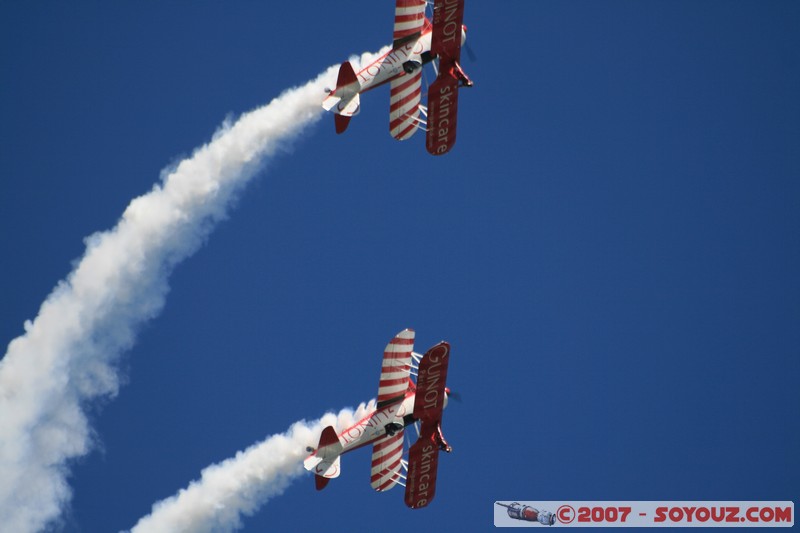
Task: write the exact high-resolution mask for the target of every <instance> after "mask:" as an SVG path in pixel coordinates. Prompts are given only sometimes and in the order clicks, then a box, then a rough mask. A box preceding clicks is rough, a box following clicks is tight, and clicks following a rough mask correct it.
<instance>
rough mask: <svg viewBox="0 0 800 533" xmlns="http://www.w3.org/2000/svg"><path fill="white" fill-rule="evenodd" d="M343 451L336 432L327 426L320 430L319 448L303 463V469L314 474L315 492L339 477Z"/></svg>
mask: <svg viewBox="0 0 800 533" xmlns="http://www.w3.org/2000/svg"><path fill="white" fill-rule="evenodd" d="M343 450H344V447H343V446H342V443H341V441H339V437H338V436H337V435H336V430H335V429H334V428H333V426H328V427H326V428H325V429H323V430H322V434H321V435H320V437H319V446H318V447H317V449H316V450H313V453H312V454H311V455H309V456H308V457H306V459H305V461H303V467H305V469H306V470H308V471H310V472H313V473H314V481H315V484H316V487H317V490H322V489H324V488H325V486H326V485H327V484H328V481H329V480H330V479H331V478H335V477H339V473H340V468H341V467H340V465H341V455H340V454H341V453H342V451H343Z"/></svg>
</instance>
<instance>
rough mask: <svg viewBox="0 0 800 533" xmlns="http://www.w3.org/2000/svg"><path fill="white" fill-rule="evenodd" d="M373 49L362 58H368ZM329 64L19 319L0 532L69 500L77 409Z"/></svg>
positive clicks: (7, 399)
mask: <svg viewBox="0 0 800 533" xmlns="http://www.w3.org/2000/svg"><path fill="white" fill-rule="evenodd" d="M372 56H373V55H372V54H365V55H364V56H363V57H362V60H368V59H369V58H370V57H372ZM335 76H336V67H331V68H329V69H328V70H327V71H325V72H324V73H323V74H321V75H320V76H319V77H318V78H317V79H315V80H313V81H311V82H309V83H307V84H306V85H304V86H302V87H298V88H295V89H291V90H289V91H286V92H285V93H284V94H282V95H281V96H279V97H278V98H276V99H275V100H273V101H272V102H271V103H269V104H267V105H266V106H263V107H261V108H258V109H256V110H254V111H251V112H249V113H246V114H244V115H243V116H242V117H241V118H240V119H239V120H238V121H236V122H235V123H233V124H224V125H223V127H222V128H221V129H220V130H219V131H218V132H217V133H216V134H215V136H214V138H213V140H212V141H211V142H210V143H208V144H207V145H205V146H203V147H201V148H199V149H198V150H197V151H196V152H195V153H194V154H193V155H192V157H190V158H188V159H186V160H184V161H182V162H181V163H180V164H179V165H177V167H175V168H174V169H173V170H172V171H171V172H169V173H168V174H166V175H165V176H163V177H162V180H163V183H162V184H157V185H156V186H155V187H154V188H153V190H152V191H150V192H149V193H147V194H145V195H143V196H141V197H139V198H136V199H134V200H133V201H132V202H131V203H130V205H129V206H128V207H127V209H126V210H125V212H124V214H123V216H122V218H121V219H120V221H119V222H118V223H117V225H116V226H115V227H114V228H113V229H111V230H109V231H106V232H102V233H97V234H94V235H92V236H90V237H88V238H87V239H86V252H85V254H84V256H83V257H82V258H81V259H80V261H79V262H78V263H77V265H76V266H75V268H74V270H73V271H72V272H71V273H70V274H69V275H68V276H67V278H66V280H63V281H61V282H59V283H58V285H57V286H56V288H55V289H54V290H53V292H52V293H51V294H50V295H49V296H48V298H47V299H46V300H45V302H44V303H43V304H42V306H41V308H40V310H39V314H38V316H37V317H36V318H35V319H34V320H33V321H32V322H31V321H26V322H25V334H24V335H22V336H20V337H18V338H16V339H14V340H13V341H11V343H9V346H8V350H7V352H6V354H5V356H4V357H3V359H2V360H0V524H1V525H2V526H1V527H0V529H2V530H3V531H14V532H21V533H25V532H29V531H38V530H41V529H42V528H44V527H45V526H46V525H47V524H48V523H50V522H52V521H53V520H54V519H56V518H57V517H58V516H59V514H60V512H61V509H62V508H63V506H64V505H65V504H66V503H67V502H68V501H69V498H70V495H71V494H70V489H69V486H68V484H67V482H66V478H67V476H68V473H69V469H68V464H67V463H68V461H69V460H70V459H72V458H75V457H78V456H81V455H84V454H86V453H87V452H88V451H89V449H90V448H91V430H90V427H89V424H88V422H87V419H86V415H85V414H84V411H83V408H84V407H85V404H86V403H87V402H88V401H90V400H93V399H96V398H98V397H106V398H107V397H113V396H114V395H116V393H117V391H118V388H119V378H118V374H117V365H116V363H117V361H118V359H119V355H120V354H121V353H122V352H123V351H124V350H126V349H129V348H130V347H131V345H132V344H133V342H134V334H135V332H136V329H137V327H139V326H140V325H141V324H142V323H143V322H144V321H146V320H148V319H151V318H153V317H155V316H156V315H157V314H158V313H159V312H160V311H161V309H162V307H163V305H164V299H165V296H166V293H167V291H168V286H167V279H168V276H169V274H170V273H171V271H172V270H173V268H174V267H175V265H176V264H177V263H179V262H180V261H182V260H183V259H185V258H187V257H188V256H190V255H191V254H192V253H194V252H195V251H196V250H197V249H198V248H199V247H200V246H201V244H202V243H203V241H204V239H205V238H206V237H207V236H208V234H209V233H210V231H211V229H212V228H213V226H214V225H215V224H216V223H217V222H218V221H219V220H221V219H223V218H224V217H225V216H226V212H227V209H228V208H229V206H230V204H231V201H232V200H233V199H234V198H235V196H236V194H237V193H238V192H239V191H241V189H242V188H243V187H244V185H246V184H247V183H248V181H249V180H250V178H252V177H253V175H254V174H255V173H256V172H257V170H258V169H259V168H260V167H261V165H263V163H264V162H265V159H266V158H268V157H269V156H272V155H274V154H275V153H276V152H278V151H279V150H281V149H282V148H285V147H286V145H287V142H288V141H291V140H292V139H294V138H295V137H296V136H297V135H298V134H299V133H300V132H302V131H303V130H304V129H305V128H306V127H307V126H308V125H309V124H311V123H313V122H314V121H316V120H317V119H318V118H319V117H320V115H321V111H320V102H321V99H322V95H323V89H324V87H326V86H331V85H332V84H333V83H334V81H335Z"/></svg>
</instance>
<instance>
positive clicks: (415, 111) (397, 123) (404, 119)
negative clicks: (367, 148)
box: [389, 69, 422, 141]
mask: <svg viewBox="0 0 800 533" xmlns="http://www.w3.org/2000/svg"><path fill="white" fill-rule="evenodd" d="M390 87H391V92H390V102H391V104H390V107H389V133H391V134H392V137H394V138H395V139H397V140H398V141H404V140H406V139H408V138H409V137H411V136H412V135H414V133H415V132H416V131H417V126H418V125H419V102H420V99H421V97H422V70H421V69H417V70H415V71H414V72H412V73H411V74H406V75H405V76H400V77H399V78H395V79H393V80H392V81H391V84H390Z"/></svg>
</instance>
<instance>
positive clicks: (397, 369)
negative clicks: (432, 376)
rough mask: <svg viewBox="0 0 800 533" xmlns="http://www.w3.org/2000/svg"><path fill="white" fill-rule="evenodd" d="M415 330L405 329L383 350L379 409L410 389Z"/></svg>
mask: <svg viewBox="0 0 800 533" xmlns="http://www.w3.org/2000/svg"><path fill="white" fill-rule="evenodd" d="M412 350H414V330H413V329H404V330H403V331H401V332H400V333H398V334H397V336H396V337H395V338H393V339H392V340H391V341H389V344H387V345H386V349H384V350H383V364H382V366H381V381H380V384H379V386H378V405H377V407H378V409H380V408H381V407H383V406H384V405H387V404H388V403H391V402H392V401H394V400H397V399H400V398H402V397H403V396H404V395H405V393H406V390H407V389H408V384H409V382H410V379H409V369H410V368H411V352H412Z"/></svg>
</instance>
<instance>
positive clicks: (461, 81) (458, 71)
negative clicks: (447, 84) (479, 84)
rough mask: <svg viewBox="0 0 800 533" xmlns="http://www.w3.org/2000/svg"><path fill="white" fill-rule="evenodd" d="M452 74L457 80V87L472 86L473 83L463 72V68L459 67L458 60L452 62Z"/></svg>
mask: <svg viewBox="0 0 800 533" xmlns="http://www.w3.org/2000/svg"><path fill="white" fill-rule="evenodd" d="M453 75H454V76H455V78H456V79H457V80H458V85H459V87H472V86H473V85H475V84H474V83H473V82H472V80H471V79H469V76H467V73H466V72H464V69H462V68H461V65H460V64H459V63H458V61H454V62H453Z"/></svg>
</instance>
